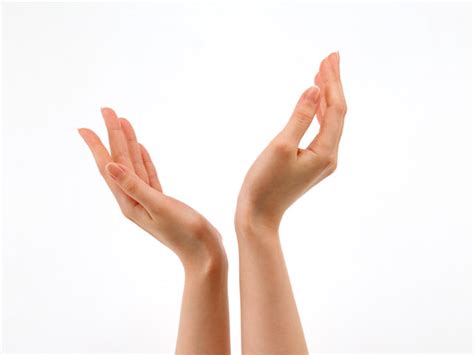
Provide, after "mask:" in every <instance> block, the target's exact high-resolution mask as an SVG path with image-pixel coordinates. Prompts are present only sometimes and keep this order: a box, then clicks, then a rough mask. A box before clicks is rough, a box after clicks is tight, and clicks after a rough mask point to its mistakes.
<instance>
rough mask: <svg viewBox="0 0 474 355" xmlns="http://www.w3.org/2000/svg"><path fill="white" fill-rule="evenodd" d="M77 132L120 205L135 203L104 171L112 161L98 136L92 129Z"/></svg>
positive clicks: (123, 206) (124, 206) (81, 129)
mask: <svg viewBox="0 0 474 355" xmlns="http://www.w3.org/2000/svg"><path fill="white" fill-rule="evenodd" d="M79 134H80V135H81V137H82V139H84V141H85V142H86V144H87V146H88V147H89V149H90V151H91V152H92V155H93V156H94V160H95V162H96V164H97V167H98V169H99V172H100V174H101V175H102V176H103V178H104V180H105V182H106V183H107V185H108V186H109V188H110V190H111V191H112V193H113V194H114V196H115V198H116V200H117V202H118V203H119V205H120V207H121V208H122V209H124V208H126V207H130V206H134V205H136V201H134V200H132V199H131V198H130V197H129V196H128V195H127V194H125V193H124V192H123V191H122V190H121V189H120V188H119V187H118V186H117V184H115V183H114V182H113V180H112V179H111V178H110V176H109V174H108V173H107V172H106V170H105V166H106V165H107V164H108V163H110V162H111V161H112V158H111V157H110V155H109V152H108V151H107V149H106V148H105V146H104V145H103V144H102V142H101V140H100V138H99V137H98V136H97V135H96V134H95V133H94V131H92V130H90V129H87V128H80V129H79Z"/></svg>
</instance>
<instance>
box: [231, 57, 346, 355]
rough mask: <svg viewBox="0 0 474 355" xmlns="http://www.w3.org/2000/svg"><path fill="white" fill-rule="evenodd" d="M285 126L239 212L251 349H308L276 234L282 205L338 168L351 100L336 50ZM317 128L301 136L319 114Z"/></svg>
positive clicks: (246, 346)
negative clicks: (304, 141) (308, 138)
mask: <svg viewBox="0 0 474 355" xmlns="http://www.w3.org/2000/svg"><path fill="white" fill-rule="evenodd" d="M314 81H315V84H316V85H317V86H313V87H311V88H309V89H307V90H306V91H305V92H304V93H303V95H302V96H301V98H300V100H299V101H298V103H297V105H296V108H295V110H294V112H293V114H292V116H291V118H290V120H289V122H288V124H287V125H286V127H285V128H284V129H283V130H282V131H281V132H280V133H279V134H278V135H277V136H276V137H275V138H274V139H273V140H272V141H271V142H270V144H269V145H268V146H267V148H266V149H265V150H264V151H263V152H262V153H261V154H260V156H259V157H258V158H257V160H256V161H255V162H254V164H253V165H252V167H251V168H250V170H249V171H248V173H247V175H246V177H245V180H244V182H243V185H242V188H241V191H240V194H239V198H238V202H237V209H236V214H235V228H236V232H237V240H238V245H239V261H240V293H241V295H240V297H241V319H242V350H243V353H244V354H246V355H250V354H252V355H253V354H292V355H297V354H307V353H308V349H307V346H306V341H305V338H304V333H303V329H302V326H301V322H300V319H299V315H298V310H297V307H296V303H295V300H294V297H293V292H292V289H291V284H290V279H289V276H288V272H287V269H286V265H285V260H284V256H283V251H282V249H281V245H280V239H279V233H278V230H279V225H280V222H281V219H282V217H283V215H284V213H285V211H286V210H287V209H288V208H289V207H290V206H291V205H292V204H293V203H294V202H295V201H296V200H297V199H298V198H299V197H300V196H302V195H303V194H304V193H305V192H306V191H308V190H309V189H311V188H312V187H313V186H314V185H316V184H317V183H319V182H320V181H321V180H323V179H324V178H326V177H327V176H329V175H330V174H331V173H332V172H334V170H335V169H336V165H337V154H338V146H339V141H340V138H341V134H342V129H343V123H344V116H345V114H346V111H347V108H346V107H347V106H346V102H345V98H344V93H343V89H342V84H341V80H340V70H339V54H338V53H331V54H330V55H329V56H328V57H327V58H325V59H324V60H323V61H322V62H321V65H320V68H319V73H318V74H317V75H316V77H315V79H314ZM315 115H316V116H317V119H318V121H319V123H320V131H319V133H318V134H317V136H316V137H315V138H314V140H313V141H312V142H311V143H310V144H309V146H308V147H306V148H300V147H299V143H300V141H301V138H302V137H303V135H304V134H305V132H306V130H307V129H308V127H309V126H310V124H311V122H312V120H313V118H314V116H315Z"/></svg>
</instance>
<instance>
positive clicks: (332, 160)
mask: <svg viewBox="0 0 474 355" xmlns="http://www.w3.org/2000/svg"><path fill="white" fill-rule="evenodd" d="M320 158H321V161H322V164H323V166H324V167H326V169H327V170H328V171H329V173H333V172H334V171H335V170H336V168H337V156H336V154H331V153H330V154H322V155H321V156H320Z"/></svg>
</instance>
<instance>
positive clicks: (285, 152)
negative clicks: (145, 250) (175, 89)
mask: <svg viewBox="0 0 474 355" xmlns="http://www.w3.org/2000/svg"><path fill="white" fill-rule="evenodd" d="M314 82H315V84H316V86H312V87H310V88H309V89H307V90H306V91H305V92H304V93H303V94H302V96H301V98H300V99H299V101H298V103H297V104H296V107H295V110H294V112H293V114H292V116H291V118H290V120H289V121H288V123H287V125H286V126H285V127H284V129H283V130H282V131H281V132H280V133H279V134H278V135H277V136H276V137H275V138H274V139H273V140H272V141H271V142H270V144H269V145H268V146H267V148H266V149H265V150H264V151H263V152H262V153H261V154H260V156H259V157H258V158H257V160H256V161H255V163H254V164H253V165H252V167H251V168H250V170H249V171H248V173H247V175H246V177H245V180H244V183H243V185H242V188H241V191H240V194H239V197H238V203H237V208H236V214H235V227H236V230H237V235H239V234H245V233H239V232H240V231H242V232H243V231H246V230H249V229H250V230H253V231H257V230H260V229H262V230H271V231H277V230H278V226H279V224H280V221H281V218H282V217H283V214H284V212H285V211H286V210H287V209H288V207H289V206H291V205H292V204H293V202H295V201H296V200H297V199H298V198H299V197H300V196H301V195H303V194H304V193H305V192H306V191H308V190H309V189H311V187H313V186H314V185H316V184H317V183H318V182H320V181H321V180H323V179H324V178H325V177H327V176H328V175H330V174H331V173H332V172H333V171H334V170H335V168H336V164H337V152H338V145H339V140H340V137H341V134H342V129H343V122H344V116H345V113H346V103H345V99H344V94H343V89H342V84H341V80H340V70H339V54H338V53H332V54H330V55H329V56H328V57H327V58H325V59H324V60H323V61H322V62H321V65H320V68H319V72H318V74H317V75H316V77H315V79H314ZM102 115H103V117H104V121H105V124H106V127H107V131H108V137H109V144H110V153H109V151H108V150H107V149H106V147H105V146H104V144H103V143H102V142H101V140H100V139H99V137H98V136H97V135H96V134H95V133H94V132H93V131H92V130H90V129H86V128H82V129H79V133H80V135H81V136H82V138H83V139H84V140H85V142H86V143H87V145H88V146H89V148H90V150H91V151H92V154H93V156H94V158H95V161H96V163H97V166H98V168H99V171H100V173H101V175H102V176H103V178H104V179H105V181H106V183H107V185H108V186H109V188H110V189H111V191H112V193H113V194H114V196H115V198H116V199H117V202H118V204H119V206H120V208H121V210H122V212H123V214H124V215H125V216H126V217H127V218H129V219H130V220H132V221H133V222H134V223H136V224H137V225H139V226H140V227H141V228H143V229H144V230H146V231H147V232H148V233H150V234H151V235H153V236H154V237H155V238H156V239H158V240H159V241H160V242H162V243H163V244H165V245H166V246H168V247H169V248H170V249H171V250H173V251H174V252H175V253H176V254H177V255H178V257H179V258H180V259H181V261H182V263H183V265H184V268H185V269H196V268H198V269H202V270H205V271H209V270H213V269H216V268H221V267H222V266H225V267H226V266H227V259H226V255H225V251H224V248H223V245H222V241H221V236H220V234H219V232H218V231H217V230H216V229H215V228H214V227H213V226H212V225H211V223H209V221H207V220H206V219H205V218H204V217H203V216H202V215H201V214H199V213H198V212H197V211H195V210H194V209H192V208H191V207H189V206H188V205H186V204H184V203H183V202H180V201H178V200H176V199H174V198H172V197H170V196H167V195H166V194H164V193H163V189H162V186H161V184H160V181H159V179H158V175H157V173H156V169H155V167H154V165H153V162H152V160H151V158H150V155H149V154H148V152H147V150H146V149H145V147H144V146H143V145H141V144H140V143H138V141H137V137H136V134H135V132H134V130H133V127H132V125H131V124H130V123H129V122H128V121H127V120H126V119H124V118H118V117H117V115H116V114H115V112H114V111H113V110H111V109H109V108H103V109H102ZM315 115H316V117H317V119H318V121H319V124H320V131H319V133H318V134H317V136H316V137H315V138H314V140H313V141H312V142H311V143H310V144H309V146H308V147H306V148H304V149H303V148H299V147H298V145H299V143H300V141H301V139H302V137H303V135H304V134H305V132H306V130H307V129H308V127H309V126H310V124H311V122H312V120H313V118H314V116H315ZM252 235H255V233H252Z"/></svg>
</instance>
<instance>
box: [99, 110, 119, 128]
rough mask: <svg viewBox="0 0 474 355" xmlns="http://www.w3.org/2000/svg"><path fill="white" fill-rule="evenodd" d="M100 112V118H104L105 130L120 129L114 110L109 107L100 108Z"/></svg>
mask: <svg viewBox="0 0 474 355" xmlns="http://www.w3.org/2000/svg"><path fill="white" fill-rule="evenodd" d="M100 111H101V112H102V117H103V118H104V121H105V125H106V126H107V128H111V129H117V128H120V123H119V120H118V118H117V114H116V113H115V111H114V110H112V109H111V108H109V107H101V108H100Z"/></svg>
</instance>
